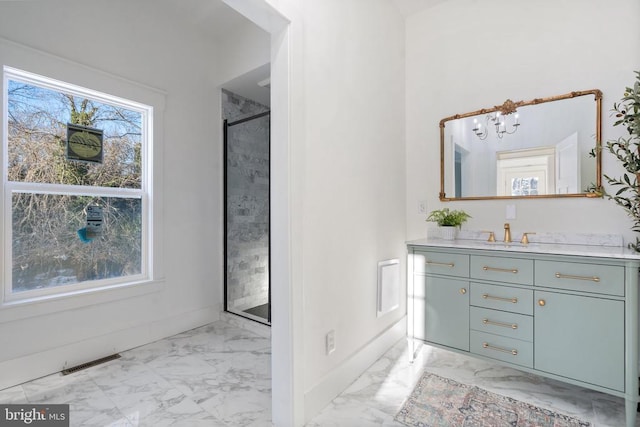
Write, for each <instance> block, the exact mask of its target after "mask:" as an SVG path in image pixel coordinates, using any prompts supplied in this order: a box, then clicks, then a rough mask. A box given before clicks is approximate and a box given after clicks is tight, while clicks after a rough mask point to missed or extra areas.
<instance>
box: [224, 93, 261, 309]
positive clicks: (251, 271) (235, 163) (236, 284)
mask: <svg viewBox="0 0 640 427" xmlns="http://www.w3.org/2000/svg"><path fill="white" fill-rule="evenodd" d="M265 111H269V107H267V106H264V105H262V104H259V103H257V102H254V101H252V100H249V99H247V98H244V97H242V96H239V95H237V94H234V93H232V92H229V91H226V90H223V91H222V113H223V118H224V119H227V120H228V121H229V123H232V122H235V121H237V120H240V119H243V118H247V117H251V116H254V115H256V114H259V113H262V112H265ZM226 162H227V163H226V167H227V272H226V274H227V296H226V298H227V308H228V309H229V310H232V311H243V310H246V309H247V308H251V307H255V306H258V305H261V304H265V303H267V302H268V292H269V116H264V117H261V118H257V119H253V120H248V121H247V122H244V123H241V124H237V125H233V126H230V127H229V128H228V131H227V160H226Z"/></svg>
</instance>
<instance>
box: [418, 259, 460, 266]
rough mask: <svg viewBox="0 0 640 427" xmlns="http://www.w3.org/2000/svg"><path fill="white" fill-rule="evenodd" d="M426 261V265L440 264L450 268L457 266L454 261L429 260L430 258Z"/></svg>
mask: <svg viewBox="0 0 640 427" xmlns="http://www.w3.org/2000/svg"><path fill="white" fill-rule="evenodd" d="M424 263H425V264H426V265H439V266H442V267H449V268H453V267H455V266H456V265H455V264H454V263H452V262H437V261H429V260H426V261H425V262H424Z"/></svg>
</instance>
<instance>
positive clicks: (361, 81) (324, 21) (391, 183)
mask: <svg viewBox="0 0 640 427" xmlns="http://www.w3.org/2000/svg"><path fill="white" fill-rule="evenodd" d="M274 3H278V5H279V6H280V7H282V8H283V9H284V10H285V11H286V12H288V13H287V16H289V17H292V18H293V22H292V25H291V30H292V34H291V39H292V53H291V64H292V67H291V73H292V74H291V92H292V98H293V100H294V103H293V106H292V120H291V128H292V140H291V145H292V147H291V173H292V176H291V182H292V184H293V185H294V187H293V198H294V200H293V204H292V205H293V208H292V216H293V217H295V218H296V221H299V222H297V223H296V224H294V225H293V227H294V231H295V233H296V234H295V236H294V240H293V245H294V246H293V249H292V250H293V252H294V253H295V254H296V255H295V256H296V257H298V259H299V263H296V264H295V271H294V278H295V280H296V281H294V283H293V286H295V287H299V286H301V287H302V292H303V297H302V304H303V307H302V314H301V317H302V320H303V337H304V349H303V353H304V354H303V355H302V359H303V360H302V363H303V375H304V380H303V384H304V385H303V387H304V392H305V395H306V398H305V413H304V416H305V418H309V417H310V416H313V415H314V412H315V411H317V410H318V409H319V408H321V407H322V406H323V405H324V404H326V403H328V399H331V398H332V397H333V396H334V395H335V394H336V393H338V392H339V391H341V390H342V388H344V387H346V386H347V385H348V384H349V382H350V381H352V380H353V379H355V378H356V376H357V375H358V374H359V373H360V372H359V369H364V368H366V363H370V362H372V361H373V360H375V359H372V360H371V361H370V362H368V361H360V362H354V360H355V359H358V360H360V357H362V354H369V356H371V355H372V354H373V353H375V351H373V350H371V348H369V347H368V346H369V345H371V344H372V343H373V342H374V341H376V339H377V338H378V337H379V336H382V335H384V333H385V331H388V330H389V329H390V328H393V327H394V326H395V325H396V324H398V322H400V323H401V325H402V326H403V325H404V323H403V322H402V319H403V316H404V303H403V304H402V307H401V308H400V309H398V310H397V311H395V312H393V313H391V314H388V315H386V316H384V317H381V318H376V285H377V277H376V275H377V263H378V261H380V260H384V259H389V258H399V259H400V260H401V262H402V266H403V268H402V270H404V266H405V265H406V263H405V252H406V250H405V246H404V237H405V229H404V215H405V213H404V193H403V192H404V186H405V175H404V155H405V154H404V143H403V139H404V122H403V120H404V81H403V80H404V79H403V75H404V65H403V63H404V33H403V20H402V18H401V17H400V15H399V13H398V12H397V10H396V9H394V7H393V6H392V5H391V4H390V3H389V2H387V1H386V0H376V1H368V2H362V1H349V2H344V1H339V0H331V1H323V2H296V1H280V2H274ZM403 280H404V273H403ZM329 330H335V332H336V347H337V348H336V351H335V352H334V353H332V354H331V355H326V353H325V335H326V333H327V332H328V331H329ZM401 335H402V332H401V331H400V333H398V334H397V335H394V337H400V336H401ZM363 350H364V351H363ZM385 350H386V348H385ZM378 351H379V349H378ZM376 357H377V356H376ZM364 359H366V357H364ZM346 366H347V367H349V368H345V367H346Z"/></svg>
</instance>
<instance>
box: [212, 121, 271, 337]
mask: <svg viewBox="0 0 640 427" xmlns="http://www.w3.org/2000/svg"><path fill="white" fill-rule="evenodd" d="M265 116H269V122H268V123H269V128H268V138H267V144H268V146H269V147H268V148H269V167H268V171H269V184H268V192H269V194H268V203H269V209H267V217H268V218H267V222H268V224H269V232H268V238H269V256H268V258H269V260H268V262H267V265H268V266H269V274H268V275H267V280H268V282H269V283H268V292H267V319H266V321H264V322H263V321H260V320H258V318H260V317H259V316H254V317H248V316H245V315H243V314H241V313H236V312H234V311H229V309H228V304H227V292H228V288H227V286H228V285H227V272H228V262H227V238H228V235H227V219H228V218H227V208H228V203H227V202H228V200H227V184H228V183H227V173H228V172H227V156H228V154H229V153H228V149H227V136H228V130H229V128H230V127H231V126H235V125H239V124H242V123H245V122H248V121H251V120H255V119H259V118H262V117H265ZM222 128H223V162H224V164H223V171H224V172H223V176H224V177H223V187H224V188H223V195H222V197H223V199H224V208H223V210H224V212H223V221H224V226H223V229H224V233H223V234H224V236H223V239H224V249H223V258H224V311H225V312H227V313H231V314H235V315H236V316H240V317H243V318H245V319H249V320H253V321H254V322H258V323H262V324H266V325H269V326H270V325H271V111H270V110H269V111H265V112H262V113H258V114H254V115H252V116H249V117H245V118H242V119H239V120H235V121H232V122H229V120H227V119H225V120H224V121H223V127H222Z"/></svg>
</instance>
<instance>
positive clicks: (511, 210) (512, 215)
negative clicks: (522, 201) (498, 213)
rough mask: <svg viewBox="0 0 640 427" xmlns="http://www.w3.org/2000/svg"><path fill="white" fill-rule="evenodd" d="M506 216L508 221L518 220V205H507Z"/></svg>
mask: <svg viewBox="0 0 640 427" xmlns="http://www.w3.org/2000/svg"><path fill="white" fill-rule="evenodd" d="M504 216H505V218H506V219H516V205H507V209H506V212H505V215H504Z"/></svg>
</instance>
